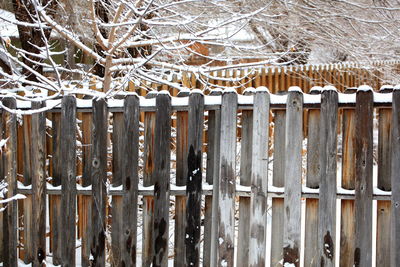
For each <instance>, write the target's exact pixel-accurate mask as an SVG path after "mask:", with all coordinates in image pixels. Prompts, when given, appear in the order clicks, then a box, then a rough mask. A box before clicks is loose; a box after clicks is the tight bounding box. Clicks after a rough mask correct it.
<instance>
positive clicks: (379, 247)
mask: <svg viewBox="0 0 400 267" xmlns="http://www.w3.org/2000/svg"><path fill="white" fill-rule="evenodd" d="M392 90H393V88H382V89H381V90H380V93H390V92H392ZM378 114H379V126H378V129H379V130H378V188H379V189H380V190H383V191H391V190H392V187H391V181H390V175H391V174H390V171H391V168H390V164H391V154H390V151H391V150H390V147H391V140H390V138H391V120H392V110H391V109H379V110H378ZM391 206H392V204H391V202H390V201H385V200H378V201H377V229H376V266H382V267H386V266H387V267H388V266H390V258H391V253H393V252H392V251H391V249H390V240H391V232H390V220H391V219H390V217H391Z"/></svg>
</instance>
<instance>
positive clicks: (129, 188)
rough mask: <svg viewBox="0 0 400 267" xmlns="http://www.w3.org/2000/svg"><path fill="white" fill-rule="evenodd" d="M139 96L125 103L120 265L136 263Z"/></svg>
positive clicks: (133, 96)
mask: <svg viewBox="0 0 400 267" xmlns="http://www.w3.org/2000/svg"><path fill="white" fill-rule="evenodd" d="M139 117H140V112H139V98H138V97H137V96H136V95H132V96H127V97H126V98H125V103H124V125H125V128H124V138H123V142H124V146H123V147H124V151H125V153H124V154H125V157H124V158H123V168H124V172H123V177H122V182H123V187H124V190H125V194H124V196H123V203H122V204H123V211H124V212H123V216H122V220H123V224H122V234H123V236H122V244H121V245H120V247H121V265H120V266H136V251H137V203H138V184H139V177H138V163H139Z"/></svg>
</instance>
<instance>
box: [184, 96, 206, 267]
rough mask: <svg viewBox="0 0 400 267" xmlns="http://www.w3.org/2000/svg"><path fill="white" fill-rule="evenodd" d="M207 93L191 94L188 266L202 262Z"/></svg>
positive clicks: (188, 161) (187, 231) (187, 230)
mask: <svg viewBox="0 0 400 267" xmlns="http://www.w3.org/2000/svg"><path fill="white" fill-rule="evenodd" d="M203 120H204V96H203V94H202V93H199V92H192V93H191V94H190V96H189V134H188V147H189V154H188V157H187V185H186V196H187V202H186V203H187V204H186V235H185V237H186V239H185V244H186V265H187V266H199V264H200V233H201V229H200V227H201V225H200V212H201V193H202V192H201V190H202V173H203V171H202V158H203V157H202V141H203Z"/></svg>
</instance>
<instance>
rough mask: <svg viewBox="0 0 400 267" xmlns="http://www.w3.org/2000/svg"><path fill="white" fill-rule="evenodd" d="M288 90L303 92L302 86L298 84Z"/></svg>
mask: <svg viewBox="0 0 400 267" xmlns="http://www.w3.org/2000/svg"><path fill="white" fill-rule="evenodd" d="M288 91H289V92H300V93H302V92H303V91H302V90H301V88H300V87H298V86H290V87H289V90H288Z"/></svg>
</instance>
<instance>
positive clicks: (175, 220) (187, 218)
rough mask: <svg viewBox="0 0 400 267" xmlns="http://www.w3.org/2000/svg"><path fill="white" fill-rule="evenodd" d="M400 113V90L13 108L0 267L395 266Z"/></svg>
mask: <svg viewBox="0 0 400 267" xmlns="http://www.w3.org/2000/svg"><path fill="white" fill-rule="evenodd" d="M399 101H400V87H399V86H397V87H395V88H393V87H391V86H385V87H382V88H381V89H380V90H379V91H377V92H374V91H373V90H372V88H371V87H369V86H360V87H358V88H350V89H348V90H346V91H345V92H343V93H340V92H338V91H337V90H336V88H335V87H333V86H325V87H313V88H312V90H310V92H309V93H307V94H306V93H303V92H302V90H301V89H300V88H299V87H291V88H289V90H288V92H287V93H282V94H272V93H270V92H269V91H268V89H267V88H266V87H258V88H257V89H254V88H250V89H247V90H246V91H245V92H244V93H243V95H240V94H237V93H236V91H235V90H233V89H226V90H224V91H221V90H213V91H211V93H210V94H209V95H203V94H202V92H201V91H200V90H192V91H190V92H189V91H187V92H185V91H183V92H181V93H180V94H179V95H178V97H171V96H170V94H169V93H168V92H167V91H160V92H153V93H151V94H149V95H148V96H146V97H140V96H138V95H136V94H132V93H128V94H124V95H120V96H118V97H117V99H104V98H95V99H92V100H81V99H77V98H76V97H75V96H73V95H68V96H64V97H63V98H62V99H56V100H51V101H45V102H30V101H27V102H24V101H20V100H15V98H13V97H5V98H3V99H2V102H1V103H2V104H1V107H2V109H1V114H2V117H1V119H2V123H1V124H0V126H1V133H2V140H1V157H2V159H1V161H0V162H1V165H0V170H1V172H0V174H1V176H0V182H1V185H2V186H3V187H5V188H7V191H2V192H4V199H3V200H2V199H0V201H1V202H0V203H1V205H2V207H0V208H2V212H1V213H0V215H1V221H0V224H1V225H0V226H1V227H2V229H4V231H3V233H2V235H0V238H2V242H0V251H1V253H0V262H3V266H17V264H18V261H24V262H25V263H33V265H34V266H40V265H41V264H43V263H44V262H45V261H49V260H50V261H52V262H53V264H56V265H59V264H61V265H63V266H75V265H82V266H93V265H94V266H105V265H106V264H110V265H111V266H136V265H138V266H150V265H153V266H167V265H168V264H170V263H171V264H174V266H200V265H203V266H234V265H236V266H300V264H304V266H335V265H340V266H353V265H354V266H373V265H376V266H397V265H400V259H399V257H398V255H397V254H398V253H396V251H398V250H399V246H400V230H399V229H400V222H399V221H398V218H399V215H400V214H399V205H398V202H399V194H400V192H399V186H400V185H399V184H400V183H399V179H398V175H399V173H400V172H399V171H398V168H399V166H400V161H399V160H400V159H399V155H398V154H399V150H400V149H399V146H400V143H399V140H400V136H399V133H400V131H399V122H400V121H399V118H398V114H399V112H400V110H399V109H400V102H399ZM44 107H47V108H48V109H47V110H45V109H43V108H44ZM18 109H19V110H18ZM18 112H19V114H18ZM141 118H142V119H141ZM1 188H2V187H0V189H1ZM76 218H77V219H76ZM47 220H48V221H49V225H47V223H46V221H47ZM48 227H49V228H48ZM337 229H338V231H337ZM76 240H79V244H78V245H77V242H76ZM373 244H374V245H373ZM77 254H80V255H81V258H80V259H77V261H75V259H76V255H77ZM49 255H51V256H52V257H51V258H50V257H49Z"/></svg>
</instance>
